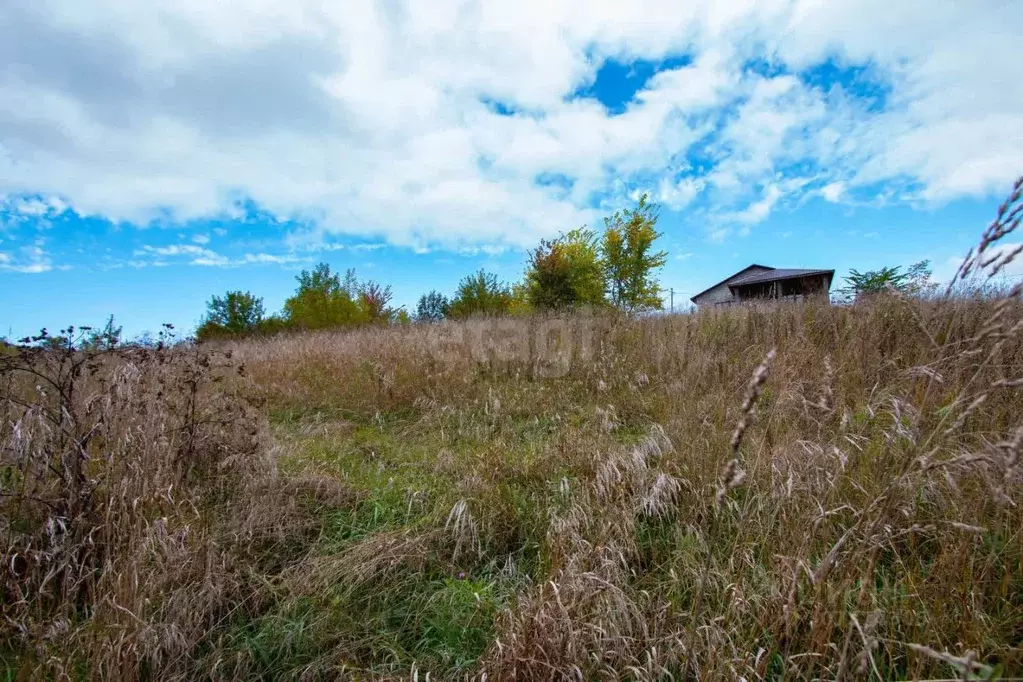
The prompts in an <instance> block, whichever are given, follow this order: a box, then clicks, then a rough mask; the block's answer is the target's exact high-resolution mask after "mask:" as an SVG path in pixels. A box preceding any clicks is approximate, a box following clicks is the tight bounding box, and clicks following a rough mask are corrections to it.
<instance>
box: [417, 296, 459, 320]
mask: <svg viewBox="0 0 1023 682" xmlns="http://www.w3.org/2000/svg"><path fill="white" fill-rule="evenodd" d="M450 309H451V302H450V301H449V300H448V298H447V296H445V295H444V294H442V293H440V292H439V291H431V292H430V293H428V294H423V295H422V296H420V297H419V302H418V303H417V304H416V320H418V321H420V322H436V321H438V320H443V319H444V318H445V317H447V316H448V312H449V311H450Z"/></svg>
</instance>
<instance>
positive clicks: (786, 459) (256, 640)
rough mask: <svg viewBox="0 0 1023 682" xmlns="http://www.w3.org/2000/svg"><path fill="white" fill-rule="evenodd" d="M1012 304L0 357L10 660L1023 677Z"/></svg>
mask: <svg viewBox="0 0 1023 682" xmlns="http://www.w3.org/2000/svg"><path fill="white" fill-rule="evenodd" d="M1021 320H1023V310H1021V306H1020V304H1019V302H1018V300H1017V299H1016V298H1015V297H1011V298H1008V299H999V298H990V297H989V298H976V299H969V300H968V299H962V298H955V299H949V300H936V301H918V300H903V299H899V298H894V297H884V298H883V299H881V300H877V301H874V302H870V303H864V304H859V305H856V306H852V307H838V306H826V305H800V306H794V305H790V306H781V307H778V308H743V309H734V310H728V311H725V312H718V313H703V314H697V315H686V316H665V317H655V318H648V319H641V320H634V319H633V320H630V319H626V318H624V317H616V316H597V317H582V316H580V317H566V318H530V319H519V320H475V321H469V322H465V323H459V324H447V323H446V324H440V325H427V326H412V327H407V328H389V329H367V330H362V331H355V332H343V333H341V332H339V333H319V334H306V335H297V336H291V337H275V338H271V339H266V340H252V341H245V342H239V343H235V344H231V345H222V346H206V347H201V348H198V349H196V348H193V347H188V346H179V347H171V348H167V349H163V350H154V349H124V350H121V351H114V352H106V353H97V354H95V356H93V357H86V356H84V355H83V354H75V353H64V354H61V353H50V354H43V355H34V356H32V357H31V358H26V359H23V360H22V364H21V365H18V363H16V362H15V361H14V360H12V359H9V362H8V365H9V366H8V367H7V369H6V371H5V372H4V375H3V378H4V382H5V383H4V388H3V390H4V396H5V398H6V400H5V403H4V406H3V408H2V409H3V410H5V413H4V420H3V422H2V425H0V429H2V431H0V436H2V440H0V442H2V444H3V469H2V474H3V495H4V496H3V499H2V505H3V527H2V530H3V540H4V543H5V548H6V556H5V561H4V568H3V573H2V575H3V578H2V580H3V582H2V594H3V621H2V625H0V628H2V629H0V633H2V637H3V640H2V649H0V651H2V652H3V657H4V660H5V666H6V670H7V672H6V675H7V677H8V678H11V679H43V678H44V677H48V678H51V679H58V678H71V679H89V678H92V679H98V678H102V679H140V678H141V679H211V678H212V679H292V678H295V679H297V678H302V679H325V678H326V679H333V678H342V679H371V678H376V679H384V678H392V679H399V678H403V679H410V678H413V679H414V678H418V679H426V676H427V675H428V674H429V676H430V679H463V678H476V679H482V678H484V677H486V679H491V680H495V679H536V680H546V679H563V678H572V679H587V680H589V679H620V678H626V679H637V680H648V679H650V680H652V679H736V678H739V677H742V678H745V679H748V680H753V679H812V678H827V679H866V678H872V679H886V680H887V679H904V678H918V679H927V678H932V679H937V678H944V679H947V678H958V677H960V676H962V675H963V674H964V671H968V672H970V674H972V675H973V676H974V677H975V678H979V679H985V678H994V677H997V676H998V675H1011V674H1020V673H1021V672H1023V650H1021V648H1020V646H1021V641H1023V536H1021V530H1023V515H1021V511H1020V508H1019V502H1020V499H1021V495H1020V493H1021V477H1020V467H1019V453H1020V450H1021V446H1023V426H1021V420H1020V419H1021V418H1020V415H1021V414H1023V393H1021V392H1020V390H1019V388H1018V385H1019V383H1020V377H1023V345H1021V343H1020V338H1019V331H1020V327H1021V325H1023V322H1021ZM76 363H77V364H79V365H80V367H79V369H78V370H77V374H76V372H75V370H74V368H73V365H74V364H76ZM15 366H17V367H21V369H20V370H17V369H15V368H14V367H15ZM26 366H27V367H29V368H31V371H33V372H36V373H37V374H30V373H29V372H28V371H26V370H25V367H26ZM51 380H52V381H51Z"/></svg>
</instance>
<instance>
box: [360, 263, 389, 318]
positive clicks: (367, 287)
mask: <svg viewBox="0 0 1023 682" xmlns="http://www.w3.org/2000/svg"><path fill="white" fill-rule="evenodd" d="M349 272H350V273H351V275H352V277H353V278H354V276H355V274H354V271H352V270H349ZM356 288H357V290H358V292H359V297H358V301H359V307H360V308H361V312H362V317H363V318H364V319H365V321H366V322H369V323H370V324H386V323H389V322H392V321H394V317H395V315H396V312H395V311H394V310H392V309H391V308H389V307H388V305H387V304H388V303H390V302H391V287H390V286H389V285H388V286H383V285H380V284H377V283H376V282H374V281H373V280H367V281H366V282H362V283H359V284H356Z"/></svg>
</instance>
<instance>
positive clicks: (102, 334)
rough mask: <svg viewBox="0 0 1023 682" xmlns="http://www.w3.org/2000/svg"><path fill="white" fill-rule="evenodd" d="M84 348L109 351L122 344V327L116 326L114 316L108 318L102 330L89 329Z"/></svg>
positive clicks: (83, 344)
mask: <svg viewBox="0 0 1023 682" xmlns="http://www.w3.org/2000/svg"><path fill="white" fill-rule="evenodd" d="M87 331H88V336H87V337H86V339H85V341H84V342H83V343H82V347H83V348H84V349H88V350H109V349H111V348H116V347H117V346H118V345H120V344H121V340H122V339H121V334H122V327H120V326H115V325H114V316H113V315H111V316H110V317H109V318H107V322H106V324H104V325H103V327H102V328H100V329H88V330H87Z"/></svg>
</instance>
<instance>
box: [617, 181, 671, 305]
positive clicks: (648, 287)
mask: <svg viewBox="0 0 1023 682" xmlns="http://www.w3.org/2000/svg"><path fill="white" fill-rule="evenodd" d="M656 224H657V214H656V213H655V211H654V208H653V206H652V205H651V204H649V203H647V196H646V195H645V194H644V195H643V196H642V197H640V200H639V203H638V204H637V206H636V208H635V209H626V210H624V211H616V212H615V214H614V215H613V216H611V217H609V218H604V235H603V238H602V239H601V242H600V256H601V260H602V263H603V267H604V275H605V277H606V282H607V294H608V296H609V298H610V299H611V304H612V305H614V306H615V307H617V308H621V309H623V310H628V311H642V310H650V309H660V308H661V307H662V304H661V297H660V293H661V288H660V285H659V284H658V282H657V280H656V279H654V276H653V273H654V271H655V270H657V269H658V268H661V267H663V266H664V264H665V262H666V261H667V259H668V254H667V252H665V251H653V245H654V242H655V241H656V240H657V239H658V238H659V237H660V236H661V233H659V232H657V230H656V229H655V226H656Z"/></svg>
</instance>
